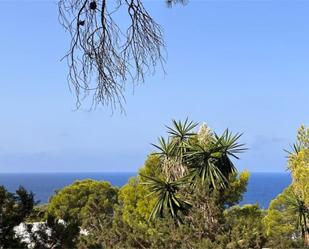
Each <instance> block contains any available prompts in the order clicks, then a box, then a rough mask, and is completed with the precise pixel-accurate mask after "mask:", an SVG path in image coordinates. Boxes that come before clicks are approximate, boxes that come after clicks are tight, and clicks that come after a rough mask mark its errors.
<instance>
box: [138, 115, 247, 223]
mask: <svg viewBox="0 0 309 249" xmlns="http://www.w3.org/2000/svg"><path fill="white" fill-rule="evenodd" d="M196 126H197V123H194V122H192V121H190V122H189V121H188V119H186V120H185V122H181V121H175V120H173V127H167V129H168V134H169V137H168V139H164V138H162V137H161V138H160V139H159V144H158V145H154V146H155V147H156V148H157V149H158V150H159V152H157V153H155V154H158V155H159V156H160V158H161V166H162V173H163V175H165V179H161V178H154V177H149V176H145V175H142V179H143V180H144V181H143V184H144V185H147V186H148V188H149V190H150V194H151V195H155V196H156V197H157V203H156V205H155V207H154V209H153V211H152V213H151V215H150V218H151V219H154V218H156V217H163V216H164V212H165V210H166V212H167V213H170V215H171V216H172V217H173V218H176V219H178V218H179V216H178V212H179V211H181V212H182V213H186V211H187V210H188V209H189V208H190V206H191V205H190V203H188V202H187V201H185V200H183V199H182V198H180V196H179V195H178V194H177V193H178V191H179V190H180V189H182V188H184V187H186V186H187V187H190V186H191V187H192V186H193V187H194V186H196V184H197V183H201V184H202V185H203V186H205V188H207V189H210V190H211V189H218V188H227V187H228V179H229V176H230V175H231V174H235V173H237V170H236V168H235V166H234V164H233V162H232V161H231V159H230V157H233V158H235V159H239V157H238V154H239V153H241V152H243V151H244V150H245V148H244V145H243V144H240V143H238V140H239V138H240V137H241V135H242V134H235V135H233V134H232V133H231V132H230V131H229V130H228V129H227V130H225V131H224V132H223V134H222V135H220V136H219V135H217V134H215V133H213V132H212V131H211V130H210V129H209V128H208V127H207V126H206V125H202V126H201V129H200V131H199V132H198V133H196V132H193V129H194V128H195V127H196Z"/></svg>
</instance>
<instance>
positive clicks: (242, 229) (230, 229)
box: [224, 205, 266, 249]
mask: <svg viewBox="0 0 309 249" xmlns="http://www.w3.org/2000/svg"><path fill="white" fill-rule="evenodd" d="M224 216H225V219H226V226H227V232H226V233H227V234H229V243H228V244H227V248H243V249H247V248H256V249H259V248H262V247H263V246H264V244H265V242H266V237H265V235H264V227H263V223H262V219H263V217H264V211H263V210H261V209H260V208H259V206H258V205H244V206H242V207H240V206H234V207H232V208H230V209H228V210H226V211H225V212H224Z"/></svg>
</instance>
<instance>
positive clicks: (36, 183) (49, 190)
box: [0, 172, 291, 209]
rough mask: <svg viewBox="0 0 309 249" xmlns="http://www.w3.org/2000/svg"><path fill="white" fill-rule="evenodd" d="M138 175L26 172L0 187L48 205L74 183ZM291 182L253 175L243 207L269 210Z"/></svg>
mask: <svg viewBox="0 0 309 249" xmlns="http://www.w3.org/2000/svg"><path fill="white" fill-rule="evenodd" d="M136 175H137V172H27V173H13V172H12V173H0V185H3V186H5V187H6V188H7V189H8V190H9V191H10V192H15V190H16V189H17V188H18V187H19V186H23V187H25V188H26V189H27V190H29V191H32V192H33V193H34V194H35V200H36V201H38V202H39V203H40V204H45V203H47V202H48V199H49V198H50V197H51V196H52V195H53V194H54V193H55V191H57V190H59V189H61V188H63V187H65V186H67V185H70V184H72V183H73V182H74V181H76V180H82V179H94V180H103V181H108V182H110V183H111V184H112V185H115V186H118V187H121V186H123V185H124V184H125V183H126V182H127V181H128V179H129V178H130V177H134V176H136ZM290 183H291V177H290V175H289V173H286V172H250V179H249V182H248V186H247V192H246V193H245V194H244V198H243V200H242V201H241V202H240V204H241V205H243V204H259V206H260V207H262V208H264V209H266V208H268V206H269V203H270V201H271V200H272V199H274V198H275V197H276V196H277V195H278V194H280V193H281V192H282V191H283V190H284V189H285V188H286V187H287V186H288V185H289V184H290Z"/></svg>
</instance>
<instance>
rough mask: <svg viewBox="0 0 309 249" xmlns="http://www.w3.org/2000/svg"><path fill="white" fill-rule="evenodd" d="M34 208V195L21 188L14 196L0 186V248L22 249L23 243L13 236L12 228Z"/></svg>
mask: <svg viewBox="0 0 309 249" xmlns="http://www.w3.org/2000/svg"><path fill="white" fill-rule="evenodd" d="M33 206H34V195H33V193H31V192H30V193H29V192H28V191H26V190H25V189H24V188H23V187H19V189H18V190H17V191H16V193H15V194H13V193H10V192H8V191H7V190H6V189H5V188H4V187H3V186H0V248H24V247H26V246H25V244H24V243H22V242H21V240H20V238H18V237H16V236H15V231H14V227H15V226H18V225H19V224H20V223H21V222H23V221H24V219H25V218H26V217H27V216H28V215H30V213H31V211H32V209H33Z"/></svg>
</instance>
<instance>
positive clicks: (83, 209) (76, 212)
mask: <svg viewBox="0 0 309 249" xmlns="http://www.w3.org/2000/svg"><path fill="white" fill-rule="evenodd" d="M196 127H197V124H195V123H193V122H189V121H188V120H186V121H185V122H176V121H173V126H172V127H168V137H167V138H163V137H161V138H160V139H159V143H158V144H157V145H154V146H155V148H156V152H155V153H152V154H150V155H149V156H148V158H147V159H146V161H145V164H144V166H143V167H142V168H141V169H140V171H139V174H138V175H137V176H136V177H133V178H131V179H130V180H129V181H128V183H127V184H126V185H124V186H123V187H121V188H116V187H113V186H111V185H110V184H109V183H107V182H104V181H94V180H90V179H87V180H83V181H76V182H74V183H73V184H72V185H70V186H67V187H65V188H63V189H61V190H59V191H57V192H56V193H55V195H54V196H53V197H52V198H51V199H50V201H49V203H48V204H47V205H45V206H36V207H34V200H33V194H32V193H28V192H27V191H26V190H24V189H23V188H20V189H19V190H18V191H17V192H16V194H11V193H8V192H7V191H6V190H5V189H4V188H3V187H2V188H0V203H1V208H0V228H1V229H0V248H25V247H26V243H25V242H28V243H29V242H30V243H31V246H32V248H40V249H44V248H158V249H159V248H166V249H168V248H170V249H172V248H184V249H187V248H194V249H195V248H197V249H198V248H201V249H202V248H203V249H207V248H209V249H221V248H222V249H226V248H229V249H234V248H235V249H236V248H244V249H247V248H263V247H269V248H280V249H281V248H282V249H286V248H307V247H306V245H307V246H308V245H309V236H308V232H309V224H308V219H309V196H308V194H309V191H308V188H309V179H308V177H309V129H306V128H305V127H303V126H302V127H301V128H300V129H299V132H298V136H297V142H296V143H295V145H294V147H293V151H292V152H289V154H288V168H289V170H290V171H291V175H292V179H293V181H292V183H291V185H290V186H289V187H288V188H287V189H285V190H284V191H283V192H282V193H281V194H280V195H279V196H277V197H276V199H274V200H273V201H272V202H271V204H270V206H269V209H268V210H262V209H261V208H260V207H259V206H258V205H244V206H239V202H240V201H241V200H242V196H243V193H244V192H245V191H246V186H247V182H248V179H249V173H248V172H247V171H244V172H240V173H239V172H237V170H236V167H235V166H234V163H233V161H236V159H238V156H239V153H241V152H243V151H244V150H245V148H244V145H243V144H240V143H239V142H238V140H239V138H240V137H241V135H240V134H235V135H234V134H232V133H231V132H230V131H229V130H226V131H224V132H223V133H222V134H221V135H218V134H216V133H215V132H213V131H212V130H210V129H209V128H208V127H207V126H206V125H205V124H203V125H201V126H200V128H199V130H198V132H195V130H196ZM232 159H233V161H232ZM34 221H37V222H38V221H41V223H39V225H38V226H36V227H34V225H33V222H34ZM21 222H25V224H26V225H25V226H26V231H27V232H26V233H24V235H23V236H20V237H17V236H16V235H15V232H14V227H16V226H17V225H18V224H20V223H21Z"/></svg>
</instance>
